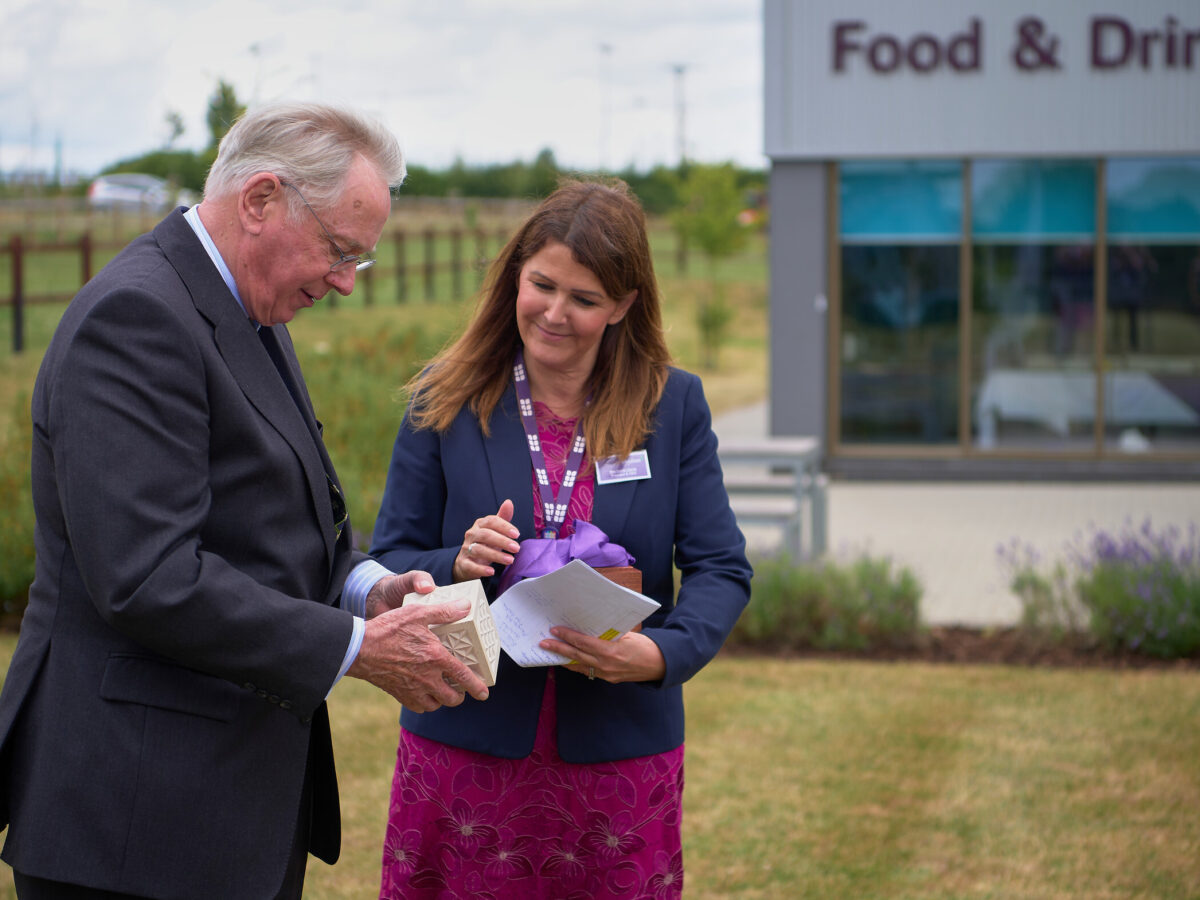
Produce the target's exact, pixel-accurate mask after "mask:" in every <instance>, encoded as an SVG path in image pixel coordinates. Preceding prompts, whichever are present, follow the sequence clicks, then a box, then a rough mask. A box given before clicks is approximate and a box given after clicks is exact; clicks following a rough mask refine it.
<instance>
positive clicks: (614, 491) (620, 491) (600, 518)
mask: <svg viewBox="0 0 1200 900" xmlns="http://www.w3.org/2000/svg"><path fill="white" fill-rule="evenodd" d="M589 465H591V466H592V472H593V474H594V473H595V469H596V461H595V460H594V459H593V460H590V461H589ZM638 484H640V482H638V481H619V482H617V483H616V484H597V485H596V499H595V500H594V501H593V502H592V524H593V525H595V526H596V527H597V528H599V529H600V530H601V531H603V532H604V533H605V534H606V535H608V536H609V537H612V535H614V534H623V533H625V532H626V526H625V523H626V520H628V518H629V512H630V510H631V509H632V508H633V497H634V494H635V493H636V492H637V486H638ZM635 565H636V562H635Z"/></svg>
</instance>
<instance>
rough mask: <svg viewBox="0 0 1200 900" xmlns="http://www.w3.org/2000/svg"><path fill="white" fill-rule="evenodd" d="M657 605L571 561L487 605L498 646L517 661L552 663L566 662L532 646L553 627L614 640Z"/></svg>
mask: <svg viewBox="0 0 1200 900" xmlns="http://www.w3.org/2000/svg"><path fill="white" fill-rule="evenodd" d="M659 605H660V604H659V603H658V602H657V601H654V600H651V599H650V598H649V597H647V596H645V595H643V594H639V593H638V592H637V591H631V590H630V589H629V588H626V587H622V586H621V585H619V584H615V583H613V582H612V581H609V580H608V579H607V578H605V577H604V576H603V575H601V574H600V573H599V572H597V571H596V570H595V569H593V568H592V567H591V566H589V565H588V564H587V563H585V562H583V561H581V560H578V559H576V560H572V561H571V562H569V563H567V564H566V565H565V566H563V567H562V568H561V569H555V570H554V571H553V572H550V573H549V574H547V575H541V576H539V577H537V578H527V579H525V580H524V581H518V582H517V583H516V584H514V585H513V586H512V587H510V588H509V589H508V590H507V591H505V592H504V593H503V594H501V595H500V597H499V599H497V600H496V602H495V603H493V604H492V618H493V619H495V622H496V631H497V632H499V634H500V646H501V648H503V650H504V652H505V653H507V654H508V655H509V656H511V657H512V658H513V660H514V661H515V662H516V663H517V665H520V666H526V667H528V666H556V665H561V664H563V663H568V662H570V660H569V659H567V658H566V657H564V656H559V655H558V654H557V653H550V652H548V651H546V650H543V649H542V648H541V647H539V646H538V642H539V641H542V640H544V639H545V638H548V637H550V636H551V635H550V629H551V628H552V627H553V626H556V625H561V626H565V627H567V628H572V629H574V630H575V631H582V632H583V633H584V634H590V635H593V636H595V637H601V638H604V639H605V640H616V639H617V638H619V637H620V636H621V635H623V634H625V632H627V631H629V629H631V628H633V627H634V626H636V625H637V624H638V623H639V622H641V621H642V620H643V619H644V618H646V616H648V615H650V613H652V612H654V611H655V610H656V609H658V607H659Z"/></svg>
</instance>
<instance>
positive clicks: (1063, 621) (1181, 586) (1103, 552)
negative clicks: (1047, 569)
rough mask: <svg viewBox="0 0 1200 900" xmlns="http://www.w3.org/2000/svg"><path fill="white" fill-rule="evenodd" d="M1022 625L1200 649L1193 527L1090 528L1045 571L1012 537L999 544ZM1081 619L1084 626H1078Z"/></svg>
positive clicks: (1160, 650)
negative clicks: (1020, 607)
mask: <svg viewBox="0 0 1200 900" xmlns="http://www.w3.org/2000/svg"><path fill="white" fill-rule="evenodd" d="M999 552H1000V557H1001V563H1002V564H1003V565H1004V566H1006V567H1007V568H1008V569H1009V573H1010V579H1009V584H1010V587H1011V588H1012V590H1013V592H1014V593H1016V594H1017V596H1018V597H1019V598H1020V599H1021V602H1022V605H1023V607H1024V613H1023V616H1022V624H1023V626H1025V627H1027V628H1033V629H1042V630H1043V631H1045V630H1047V629H1051V630H1054V631H1055V633H1058V634H1060V635H1061V634H1062V633H1064V632H1066V631H1074V632H1078V631H1084V630H1086V631H1087V632H1088V633H1089V634H1090V635H1091V637H1092V638H1094V639H1095V640H1096V641H1097V642H1099V643H1100V644H1101V645H1102V646H1104V647H1105V648H1107V649H1109V650H1113V651H1128V652H1136V653H1144V654H1147V655H1149V656H1156V657H1161V658H1164V659H1177V658H1183V657H1188V656H1194V655H1196V654H1197V653H1200V532H1198V530H1197V526H1196V524H1195V523H1194V522H1193V523H1192V524H1191V525H1190V526H1189V527H1188V529H1187V530H1186V532H1185V531H1183V530H1181V529H1180V528H1178V527H1176V526H1173V525H1172V526H1168V527H1167V528H1165V529H1164V530H1162V531H1161V532H1155V530H1154V528H1153V527H1152V525H1151V523H1150V520H1149V519H1147V520H1145V521H1144V522H1143V523H1142V525H1141V526H1140V527H1134V525H1133V524H1132V523H1131V522H1129V521H1127V522H1126V523H1125V525H1124V526H1123V527H1122V528H1121V530H1119V531H1118V532H1116V533H1115V534H1109V533H1108V532H1106V531H1103V530H1101V529H1095V528H1094V529H1092V531H1091V533H1090V534H1089V535H1088V536H1087V537H1080V538H1077V539H1076V540H1075V541H1074V542H1073V543H1070V544H1068V545H1067V562H1062V561H1059V562H1057V563H1055V564H1054V566H1053V567H1052V569H1051V574H1049V575H1046V574H1045V573H1044V572H1043V571H1041V570H1040V568H1039V560H1038V557H1037V554H1036V552H1035V551H1033V550H1032V549H1030V548H1028V547H1022V546H1021V545H1020V544H1019V543H1018V542H1016V541H1014V542H1012V543H1010V544H1008V545H1006V546H1004V547H1001V548H1000V551H999ZM1084 620H1086V627H1085V626H1084V625H1083V624H1082V623H1083V621H1084Z"/></svg>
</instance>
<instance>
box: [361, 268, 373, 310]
mask: <svg viewBox="0 0 1200 900" xmlns="http://www.w3.org/2000/svg"><path fill="white" fill-rule="evenodd" d="M374 272H375V267H374V266H371V267H370V268H369V269H363V270H362V271H361V272H359V273H358V277H359V278H361V279H362V285H363V306H372V305H374V303H375V275H374Z"/></svg>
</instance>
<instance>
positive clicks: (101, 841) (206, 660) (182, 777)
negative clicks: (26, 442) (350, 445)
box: [0, 210, 359, 900]
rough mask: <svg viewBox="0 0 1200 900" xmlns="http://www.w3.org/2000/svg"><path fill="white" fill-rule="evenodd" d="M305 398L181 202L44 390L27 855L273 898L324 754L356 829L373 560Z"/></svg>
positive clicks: (105, 278)
mask: <svg viewBox="0 0 1200 900" xmlns="http://www.w3.org/2000/svg"><path fill="white" fill-rule="evenodd" d="M275 332H276V333H277V335H278V336H279V339H280V342H281V343H282V345H283V351H284V355H285V357H286V358H287V360H288V362H289V365H290V366H291V368H292V375H293V378H294V380H295V382H296V384H298V385H299V386H300V393H301V399H302V402H303V404H304V406H305V409H303V411H302V410H301V409H300V408H299V407H298V406H297V404H296V402H294V401H293V399H292V397H291V395H290V394H289V393H288V391H287V389H286V387H285V385H284V382H283V381H282V380H281V378H280V376H279V373H278V372H277V370H276V369H275V368H274V366H273V364H272V363H271V361H270V358H269V356H268V354H267V352H266V351H265V349H264V347H263V345H262V343H261V341H260V340H259V338H258V336H257V334H256V333H255V329H254V326H253V325H252V323H251V322H250V321H249V319H247V317H246V314H245V313H244V312H243V311H242V309H241V308H240V307H239V306H238V304H237V301H236V300H235V298H234V297H233V296H232V294H231V293H230V292H229V290H228V288H227V287H226V286H225V284H224V282H223V281H222V280H221V277H220V275H219V273H218V272H217V270H216V267H215V266H214V265H213V264H212V262H211V260H209V258H208V256H207V255H206V254H205V251H204V249H203V247H202V246H201V244H200V242H199V240H198V239H197V238H196V236H195V234H194V233H193V232H192V230H191V228H190V227H189V226H188V224H187V222H186V221H184V219H183V215H182V211H181V210H176V211H175V212H173V213H172V214H171V215H170V216H168V217H167V218H166V219H165V220H164V221H163V222H162V223H160V224H159V225H158V227H157V228H155V230H154V232H153V233H152V234H150V235H146V236H143V237H141V238H138V239H137V240H136V241H134V242H133V243H132V244H131V245H130V246H129V247H128V248H127V249H126V250H124V251H123V252H122V253H121V254H120V255H119V256H118V257H117V258H116V259H115V260H113V262H112V263H110V264H109V265H108V266H106V267H105V268H104V270H103V271H101V272H100V273H99V274H98V275H97V276H96V277H95V278H94V279H93V280H92V281H91V282H89V283H88V284H87V285H86V286H85V287H84V288H83V290H81V291H80V292H79V294H78V296H77V297H76V298H75V300H74V301H73V302H72V303H71V304H70V306H69V307H68V309H67V311H66V313H65V315H64V316H63V319H62V321H61V323H60V324H59V326H58V329H57V331H56V333H55V336H54V338H53V340H52V341H51V343H50V347H49V349H48V350H47V352H46V356H45V359H44V360H43V363H42V367H41V370H40V372H39V374H38V379H37V385H36V387H35V389H34V395H33V403H32V415H33V459H32V481H33V502H34V509H35V512H36V515H37V530H36V548H37V569H36V577H35V580H34V583H33V586H32V587H31V589H30V595H29V607H28V610H27V611H26V613H25V618H24V621H23V622H22V626H21V637H20V641H19V643H18V646H17V650H16V654H15V656H14V658H13V661H12V665H11V668H10V669H9V673H8V676H7V679H6V681H5V684H4V689H3V693H2V695H0V826H3V825H4V824H8V825H9V834H8V837H7V840H6V842H5V846H4V852H3V858H4V860H5V861H7V862H8V863H9V864H10V865H12V866H13V867H14V868H16V869H18V870H20V871H22V872H25V873H27V874H30V875H36V876H40V877H44V878H51V879H56V880H62V881H70V882H75V883H80V884H85V885H90V886H94V887H97V888H103V889H107V890H113V891H121V892H128V893H134V894H138V895H148V896H155V897H179V898H195V900H214V898H218V897H219V898H239V897H247V898H249V897H263V896H271V895H272V891H274V890H276V889H277V888H278V886H279V884H280V883H281V882H282V880H283V874H284V865H285V863H286V860H287V858H288V855H289V852H290V850H291V845H292V838H293V835H294V833H295V828H296V822H297V815H298V813H299V802H300V798H301V794H302V790H301V789H302V785H303V782H304V777H305V767H306V765H307V764H309V760H310V747H311V766H312V771H311V777H312V779H313V785H314V807H313V812H314V815H313V826H312V833H311V839H310V850H311V851H312V852H313V853H314V854H316V855H317V856H319V857H321V858H322V859H326V860H327V861H330V862H332V861H333V860H334V859H336V857H337V854H338V848H339V845H340V824H339V811H338V799H337V784H336V776H335V773H334V767H333V753H332V747H331V743H330V736H329V725H328V717H327V715H326V712H325V702H324V698H325V694H326V692H327V691H328V690H329V687H330V685H331V684H332V683H333V681H334V679H335V678H336V675H337V672H338V669H339V667H340V665H341V663H342V660H343V657H344V655H345V651H346V647H347V646H348V644H349V640H350V635H351V630H352V618H351V616H350V614H349V613H347V612H345V611H343V610H340V609H338V608H337V607H336V601H337V598H338V595H339V594H340V591H341V588H342V584H343V582H344V580H345V577H346V574H347V573H348V571H349V570H350V568H351V566H352V564H353V563H355V562H357V561H358V559H359V555H357V554H356V553H355V552H354V551H353V550H352V548H351V544H350V529H349V528H348V527H347V528H346V529H345V532H344V533H343V534H342V536H341V538H340V539H337V538H336V537H335V534H336V529H335V527H334V522H333V512H332V507H331V503H330V496H329V485H328V481H327V473H328V475H329V477H334V478H335V477H336V476H334V475H333V467H332V465H331V463H330V461H329V458H328V456H327V455H326V452H325V449H324V446H323V445H322V443H321V440H320V428H319V425H318V424H317V422H316V420H315V419H314V418H313V416H312V410H311V404H309V403H308V400H307V393H306V392H305V391H304V388H303V379H302V377H301V375H300V371H299V367H298V366H297V365H296V360H295V354H294V351H293V350H292V345H291V341H290V339H289V338H288V336H287V331H286V329H285V328H284V327H282V326H276V328H275Z"/></svg>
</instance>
